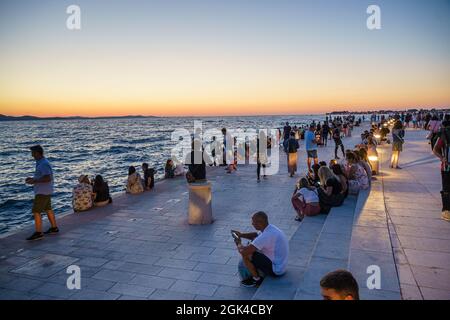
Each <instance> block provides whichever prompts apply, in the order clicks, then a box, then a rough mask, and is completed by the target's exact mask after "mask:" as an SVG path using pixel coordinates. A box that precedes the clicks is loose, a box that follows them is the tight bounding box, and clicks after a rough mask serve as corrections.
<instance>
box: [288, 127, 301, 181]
mask: <svg viewBox="0 0 450 320" xmlns="http://www.w3.org/2000/svg"><path fill="white" fill-rule="evenodd" d="M298 148H299V144H298V141H297V140H295V133H294V132H291V137H290V138H289V139H288V141H287V162H288V171H289V176H290V177H293V176H294V175H295V173H296V172H297V150H298Z"/></svg>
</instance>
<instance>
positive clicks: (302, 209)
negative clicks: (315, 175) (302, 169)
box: [292, 178, 320, 221]
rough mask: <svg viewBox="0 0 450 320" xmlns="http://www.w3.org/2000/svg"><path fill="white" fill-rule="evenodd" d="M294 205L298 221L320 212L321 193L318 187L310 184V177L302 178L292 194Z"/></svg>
mask: <svg viewBox="0 0 450 320" xmlns="http://www.w3.org/2000/svg"><path fill="white" fill-rule="evenodd" d="M292 205H293V206H294V209H295V211H297V217H296V218H295V220H297V221H302V220H303V218H304V217H305V216H315V215H318V214H319V213H320V204H319V194H318V193H317V190H316V188H315V187H313V186H311V185H310V184H309V182H308V179H306V178H301V179H300V181H299V183H298V185H297V187H296V189H295V191H294V194H293V195H292Z"/></svg>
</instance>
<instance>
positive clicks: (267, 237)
mask: <svg viewBox="0 0 450 320" xmlns="http://www.w3.org/2000/svg"><path fill="white" fill-rule="evenodd" d="M252 225H253V227H254V228H255V229H256V230H257V231H258V232H251V233H241V232H239V231H234V230H233V231H232V232H234V233H235V234H236V235H237V236H238V237H239V238H238V239H236V245H237V247H238V250H239V253H240V254H241V256H242V260H241V261H240V263H239V274H240V275H241V278H242V281H241V284H242V285H243V286H245V287H255V286H256V287H257V286H259V285H260V284H261V283H262V281H263V274H264V275H270V276H273V277H276V276H281V275H283V274H284V273H285V272H286V267H287V262H288V254H289V242H288V240H287V238H286V236H285V234H284V233H283V231H281V230H280V229H278V228H277V227H275V226H274V225H272V224H269V219H268V217H267V214H265V213H264V212H262V211H259V212H257V213H255V214H254V215H253V216H252ZM242 238H244V239H249V240H251V242H250V243H249V245H247V246H243V245H242V243H241V239H242ZM260 272H261V273H262V274H260Z"/></svg>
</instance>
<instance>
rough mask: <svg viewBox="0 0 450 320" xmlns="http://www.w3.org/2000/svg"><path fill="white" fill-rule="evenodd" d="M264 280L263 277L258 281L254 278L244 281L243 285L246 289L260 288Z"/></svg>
mask: <svg viewBox="0 0 450 320" xmlns="http://www.w3.org/2000/svg"><path fill="white" fill-rule="evenodd" d="M263 280H264V278H263V277H259V280H258V281H256V280H255V279H253V277H251V278H248V279H245V280H242V281H241V284H242V285H243V286H244V287H246V288H253V287H259V286H260V285H261V283H262V282H263Z"/></svg>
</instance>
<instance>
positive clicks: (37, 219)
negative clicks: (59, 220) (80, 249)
mask: <svg viewBox="0 0 450 320" xmlns="http://www.w3.org/2000/svg"><path fill="white" fill-rule="evenodd" d="M30 150H31V155H32V157H33V158H34V159H35V160H36V171H35V173H34V177H33V178H27V179H26V180H25V182H26V183H27V184H30V185H33V191H34V201H33V209H32V212H33V216H34V223H35V228H36V232H34V233H33V234H32V235H31V236H30V237H29V238H27V240H30V241H31V240H39V239H42V238H43V237H44V233H42V216H41V213H42V212H46V213H47V217H48V220H49V221H50V224H51V227H50V228H49V229H48V230H47V231H46V232H45V234H54V233H57V232H59V229H58V227H57V226H56V219H55V213H54V212H53V210H52V202H51V196H52V194H53V170H52V167H51V165H50V163H49V162H48V160H47V159H46V158H45V157H44V149H43V148H42V147H41V146H39V145H37V146H33V147H31V148H30Z"/></svg>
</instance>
